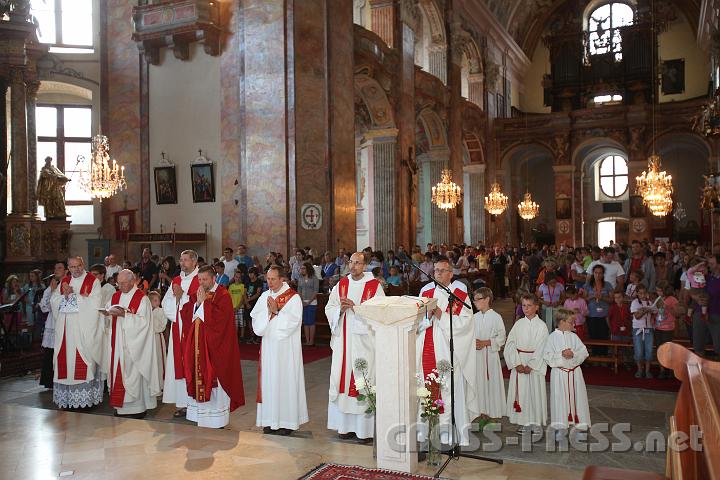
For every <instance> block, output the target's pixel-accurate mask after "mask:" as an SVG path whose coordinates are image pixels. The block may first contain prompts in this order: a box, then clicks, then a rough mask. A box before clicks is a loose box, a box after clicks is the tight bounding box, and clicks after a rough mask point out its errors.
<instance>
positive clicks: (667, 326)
mask: <svg viewBox="0 0 720 480" xmlns="http://www.w3.org/2000/svg"><path fill="white" fill-rule="evenodd" d="M655 306H656V308H657V310H658V313H657V317H656V318H655V335H654V337H655V345H656V346H657V347H658V348H659V347H660V345H662V344H663V343H666V342H672V340H673V336H674V335H675V320H676V318H677V316H678V315H682V312H681V310H682V306H681V305H680V301H679V300H678V299H677V298H675V290H674V289H673V287H672V285H668V284H659V285H658V286H657V299H656V300H655ZM658 378H672V374H671V373H670V372H668V371H667V370H666V369H665V368H664V367H663V366H662V365H661V366H660V375H658Z"/></svg>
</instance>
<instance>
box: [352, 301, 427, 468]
mask: <svg viewBox="0 0 720 480" xmlns="http://www.w3.org/2000/svg"><path fill="white" fill-rule="evenodd" d="M436 305H437V300H436V299H428V298H420V297H417V298H408V297H379V298H378V297H376V298H373V299H371V300H369V301H367V302H365V303H363V304H362V305H358V306H355V312H356V313H357V314H359V315H361V316H363V317H364V318H366V319H367V320H368V324H369V325H370V327H371V328H372V329H373V330H374V332H375V365H376V366H377V367H376V369H375V383H376V387H377V400H376V404H377V411H376V414H375V422H376V428H375V438H376V442H377V466H378V468H387V469H391V470H398V471H401V472H408V473H414V472H415V471H416V470H417V453H416V448H415V446H416V438H417V432H416V428H415V425H416V423H417V412H418V402H417V395H416V391H417V383H416V378H415V373H416V363H415V339H416V334H415V331H416V329H417V325H418V322H419V321H420V319H421V318H423V317H424V316H425V313H426V311H427V310H432V309H433V308H435V306H436Z"/></svg>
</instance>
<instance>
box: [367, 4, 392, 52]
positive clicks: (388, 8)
mask: <svg viewBox="0 0 720 480" xmlns="http://www.w3.org/2000/svg"><path fill="white" fill-rule="evenodd" d="M393 3H394V2H393V0H370V29H371V30H372V31H373V32H375V33H376V34H377V35H378V36H379V37H380V38H382V39H383V41H384V42H385V43H387V45H388V47H390V48H394V47H395V36H394V34H393V33H394V27H395V8H394V6H393Z"/></svg>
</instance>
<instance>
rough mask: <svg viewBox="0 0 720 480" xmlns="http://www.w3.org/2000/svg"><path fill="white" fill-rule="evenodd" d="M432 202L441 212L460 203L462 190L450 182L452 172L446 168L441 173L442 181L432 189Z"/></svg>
mask: <svg viewBox="0 0 720 480" xmlns="http://www.w3.org/2000/svg"><path fill="white" fill-rule="evenodd" d="M431 198H432V202H433V203H434V204H435V205H437V206H438V208H440V209H441V210H450V209H451V208H455V207H456V206H457V204H458V203H460V202H462V188H460V187H459V186H458V185H456V184H455V183H454V182H453V181H452V172H451V171H450V169H448V168H446V169H444V170H443V171H442V179H441V180H440V182H439V183H438V184H437V185H435V186H434V187H432V197H431Z"/></svg>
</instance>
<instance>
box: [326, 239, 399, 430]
mask: <svg viewBox="0 0 720 480" xmlns="http://www.w3.org/2000/svg"><path fill="white" fill-rule="evenodd" d="M365 267H366V265H365V256H364V255H363V254H362V253H359V252H358V253H354V254H353V255H352V256H351V257H350V275H348V276H346V277H342V278H341V279H340V281H339V282H338V284H337V285H336V286H335V288H334V289H333V290H332V291H331V292H330V297H329V298H328V304H327V306H326V307H325V315H326V316H327V319H328V324H329V325H330V331H331V333H332V338H331V339H330V346H331V347H332V351H333V354H332V366H331V367H330V390H329V402H328V423H327V426H328V428H329V429H331V430H336V431H337V432H338V434H339V436H340V438H341V439H349V438H352V436H353V435H355V436H356V437H357V438H358V440H360V441H363V442H366V441H369V440H371V439H372V438H373V436H374V434H375V432H374V430H375V421H374V420H375V419H374V416H373V415H370V414H366V413H365V410H367V408H368V405H367V403H366V401H363V402H359V401H358V399H357V398H358V395H359V394H360V393H361V392H358V390H357V388H356V386H355V379H356V378H361V379H363V380H365V378H364V377H363V372H360V371H356V370H355V361H356V360H357V359H358V358H362V359H365V360H366V362H367V365H368V366H367V371H366V372H365V376H367V382H368V383H369V384H371V385H373V384H374V383H375V337H374V332H373V331H372V329H371V328H369V327H368V324H367V321H366V320H365V319H364V318H362V317H360V316H359V315H357V314H355V312H354V310H353V307H354V306H355V305H360V304H361V303H363V302H365V301H367V300H369V299H371V298H373V297H376V296H380V297H384V296H385V292H384V291H383V289H382V286H381V285H380V282H379V281H378V280H377V279H375V277H374V276H373V274H372V273H370V272H365Z"/></svg>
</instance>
